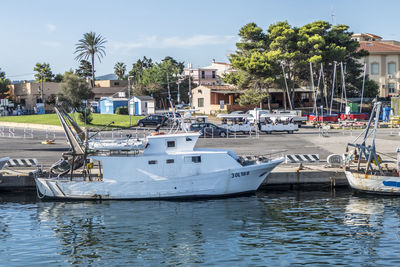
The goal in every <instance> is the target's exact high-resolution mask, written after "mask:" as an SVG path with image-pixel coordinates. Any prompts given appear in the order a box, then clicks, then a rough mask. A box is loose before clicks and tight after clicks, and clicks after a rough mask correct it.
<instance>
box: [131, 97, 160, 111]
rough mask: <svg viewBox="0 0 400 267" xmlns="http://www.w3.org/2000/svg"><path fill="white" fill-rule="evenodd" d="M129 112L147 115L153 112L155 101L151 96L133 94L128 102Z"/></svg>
mask: <svg viewBox="0 0 400 267" xmlns="http://www.w3.org/2000/svg"><path fill="white" fill-rule="evenodd" d="M129 109H130V112H129V114H132V115H149V114H154V113H155V101H154V98H152V97H151V96H147V95H145V96H134V97H133V98H132V99H131V100H130V103H129Z"/></svg>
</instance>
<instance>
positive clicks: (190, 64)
mask: <svg viewBox="0 0 400 267" xmlns="http://www.w3.org/2000/svg"><path fill="white" fill-rule="evenodd" d="M188 67H189V92H188V95H189V105H190V108H192V84H191V82H190V76H191V72H192V63H189V64H188Z"/></svg>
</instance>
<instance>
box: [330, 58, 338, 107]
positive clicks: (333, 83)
mask: <svg viewBox="0 0 400 267" xmlns="http://www.w3.org/2000/svg"><path fill="white" fill-rule="evenodd" d="M336 63H337V62H336V61H333V77H332V92H331V106H330V108H329V115H332V106H333V97H334V94H335V82H336Z"/></svg>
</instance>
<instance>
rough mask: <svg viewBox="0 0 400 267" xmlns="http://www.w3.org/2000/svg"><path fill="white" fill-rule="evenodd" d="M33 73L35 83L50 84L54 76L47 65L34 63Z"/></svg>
mask: <svg viewBox="0 0 400 267" xmlns="http://www.w3.org/2000/svg"><path fill="white" fill-rule="evenodd" d="M33 71H35V72H36V73H35V74H34V77H35V81H37V82H42V81H43V82H51V81H52V80H53V77H54V75H53V72H52V71H51V68H50V64H49V63H36V65H35V67H34V68H33Z"/></svg>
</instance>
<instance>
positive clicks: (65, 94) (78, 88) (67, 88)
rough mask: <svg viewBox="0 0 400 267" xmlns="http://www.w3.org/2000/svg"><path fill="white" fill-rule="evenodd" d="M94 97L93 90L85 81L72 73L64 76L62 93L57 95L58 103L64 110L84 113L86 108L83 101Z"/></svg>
mask: <svg viewBox="0 0 400 267" xmlns="http://www.w3.org/2000/svg"><path fill="white" fill-rule="evenodd" d="M93 96H94V94H93V92H92V90H91V89H90V88H89V86H88V84H87V82H86V81H85V80H84V79H82V78H79V77H78V76H77V75H76V74H73V73H71V72H66V73H65V74H64V80H63V84H62V85H61V92H60V93H59V94H58V95H57V97H58V101H59V102H60V104H62V105H63V107H64V108H66V109H69V110H75V111H78V112H80V113H83V112H84V108H85V104H84V103H83V100H86V101H87V100H89V99H92V98H93Z"/></svg>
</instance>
